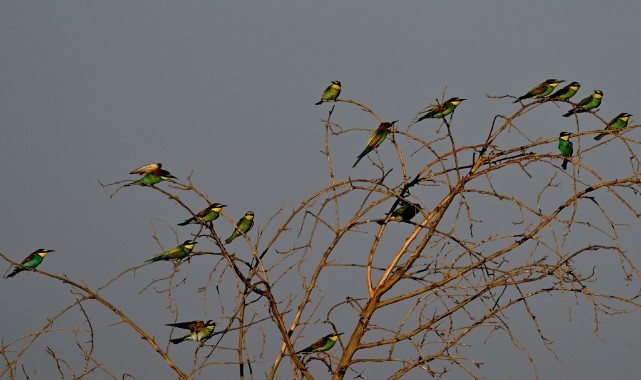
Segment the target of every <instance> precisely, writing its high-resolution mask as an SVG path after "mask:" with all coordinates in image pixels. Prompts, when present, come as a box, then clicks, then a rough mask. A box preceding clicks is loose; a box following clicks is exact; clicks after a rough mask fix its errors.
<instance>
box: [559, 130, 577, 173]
mask: <svg viewBox="0 0 641 380" xmlns="http://www.w3.org/2000/svg"><path fill="white" fill-rule="evenodd" d="M570 135H571V133H570V132H561V133H560V134H559V151H560V152H561V156H563V157H572V153H574V146H573V145H572V141H570ZM568 162H569V161H568V159H567V158H564V159H563V163H562V164H561V167H562V168H563V170H566V169H567V168H568Z"/></svg>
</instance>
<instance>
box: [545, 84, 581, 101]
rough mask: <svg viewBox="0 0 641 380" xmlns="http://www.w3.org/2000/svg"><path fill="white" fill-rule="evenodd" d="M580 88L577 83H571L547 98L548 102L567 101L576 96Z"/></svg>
mask: <svg viewBox="0 0 641 380" xmlns="http://www.w3.org/2000/svg"><path fill="white" fill-rule="evenodd" d="M580 88H581V85H580V84H579V82H572V83H570V84H568V85H567V86H565V87H563V88H562V89H560V90H558V91H557V92H555V93H554V94H552V95H550V96H548V99H550V100H569V99H570V98H571V97H573V96H574V95H576V93H577V92H578V91H579V89H580Z"/></svg>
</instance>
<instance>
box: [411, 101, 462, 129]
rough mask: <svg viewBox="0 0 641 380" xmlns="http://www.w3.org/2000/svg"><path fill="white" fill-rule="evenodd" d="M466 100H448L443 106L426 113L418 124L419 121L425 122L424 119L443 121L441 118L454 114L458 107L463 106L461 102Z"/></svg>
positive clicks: (432, 108)
mask: <svg viewBox="0 0 641 380" xmlns="http://www.w3.org/2000/svg"><path fill="white" fill-rule="evenodd" d="M464 100H466V99H462V98H457V97H453V98H450V99H448V100H446V101H445V102H443V104H437V105H435V106H432V107H431V108H429V109H428V110H427V111H425V112H427V113H426V114H425V115H423V116H421V117H420V118H419V119H418V120H416V122H417V123H418V122H419V121H421V120H424V119H428V118H429V119H441V118H443V117H445V116H447V115H449V114H451V113H452V112H454V110H455V109H456V107H458V105H459V104H461V102H462V101H464Z"/></svg>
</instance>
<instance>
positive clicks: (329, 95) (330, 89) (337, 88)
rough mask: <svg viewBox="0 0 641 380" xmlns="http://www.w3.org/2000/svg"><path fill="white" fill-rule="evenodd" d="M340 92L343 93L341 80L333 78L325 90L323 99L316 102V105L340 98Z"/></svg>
mask: <svg viewBox="0 0 641 380" xmlns="http://www.w3.org/2000/svg"><path fill="white" fill-rule="evenodd" d="M340 94H341V82H340V81H337V80H333V81H332V84H330V85H329V86H327V88H326V89H325V91H323V95H322V96H321V100H319V101H318V103H316V105H319V104H323V102H329V101H336V99H338V95H340Z"/></svg>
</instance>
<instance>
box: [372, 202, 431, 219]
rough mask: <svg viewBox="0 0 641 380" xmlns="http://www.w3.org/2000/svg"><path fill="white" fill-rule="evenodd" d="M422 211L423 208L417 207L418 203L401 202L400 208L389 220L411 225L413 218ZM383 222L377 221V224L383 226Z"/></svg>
mask: <svg viewBox="0 0 641 380" xmlns="http://www.w3.org/2000/svg"><path fill="white" fill-rule="evenodd" d="M420 210H421V206H420V205H417V204H416V203H409V202H405V201H401V203H400V206H398V207H397V208H396V209H395V210H394V211H392V216H390V219H389V220H393V221H395V222H405V223H409V222H410V221H411V220H412V218H414V217H415V216H416V214H418V213H419V212H420ZM384 221H385V219H383V220H377V221H376V223H378V224H383V222H384Z"/></svg>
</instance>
